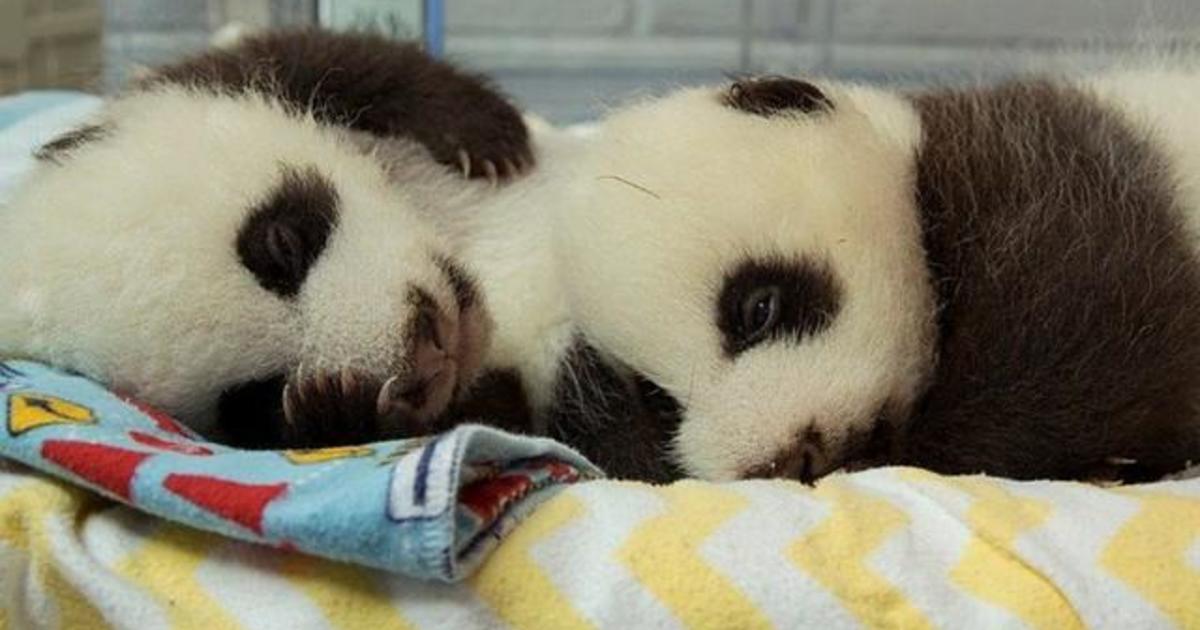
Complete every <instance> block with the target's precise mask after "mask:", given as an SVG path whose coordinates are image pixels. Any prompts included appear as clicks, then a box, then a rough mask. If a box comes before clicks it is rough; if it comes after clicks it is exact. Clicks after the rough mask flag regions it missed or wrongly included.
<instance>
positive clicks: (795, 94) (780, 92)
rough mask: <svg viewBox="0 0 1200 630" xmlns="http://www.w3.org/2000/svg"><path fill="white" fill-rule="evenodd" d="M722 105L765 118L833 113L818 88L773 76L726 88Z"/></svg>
mask: <svg viewBox="0 0 1200 630" xmlns="http://www.w3.org/2000/svg"><path fill="white" fill-rule="evenodd" d="M724 102H725V104H726V105H728V106H729V107H732V108H734V109H736V110H740V111H743V112H746V113H748V114H754V115H755V116H764V117H770V116H774V115H776V114H781V113H787V112H790V111H798V112H801V113H804V114H809V113H814V112H824V111H833V101H830V100H829V97H828V96H825V93H824V92H822V91H821V90H820V88H818V87H817V86H815V85H813V84H811V83H809V82H807V81H801V80H799V79H789V78H787V77H776V76H771V77H758V78H750V79H742V80H740V81H736V82H735V83H734V84H733V85H731V86H729V91H728V92H726V93H725V98H724Z"/></svg>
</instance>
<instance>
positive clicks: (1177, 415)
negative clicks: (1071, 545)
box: [907, 81, 1200, 479]
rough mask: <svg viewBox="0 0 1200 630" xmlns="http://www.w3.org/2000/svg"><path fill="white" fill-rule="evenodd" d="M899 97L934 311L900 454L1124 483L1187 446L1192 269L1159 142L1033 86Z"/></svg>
mask: <svg viewBox="0 0 1200 630" xmlns="http://www.w3.org/2000/svg"><path fill="white" fill-rule="evenodd" d="M915 103H916V106H917V107H918V109H919V111H920V114H921V118H922V123H923V125H924V127H925V136H924V143H923V146H922V148H921V151H920V156H919V160H918V197H919V204H920V207H921V211H922V213H923V219H924V222H925V240H926V246H927V248H928V253H929V258H930V262H931V269H932V271H933V273H934V277H935V278H936V281H937V283H938V284H937V289H938V293H939V296H940V302H941V309H942V310H941V313H940V332H941V334H940V365H939V367H938V369H937V372H936V375H935V378H934V382H933V383H932V385H931V388H930V389H929V391H928V394H927V395H926V397H925V399H924V402H923V405H922V408H921V410H920V412H919V415H918V417H917V418H916V419H915V421H914V424H913V427H912V430H911V434H910V435H909V439H908V449H907V450H908V457H907V458H908V460H909V461H908V463H910V464H916V465H921V466H927V467H930V468H933V469H935V470H939V471H943V472H949V473H972V472H977V471H983V470H986V471H988V472H989V473H991V474H997V475H1005V476H1011V477H1018V478H1038V477H1055V478H1084V477H1089V476H1092V475H1095V474H1097V472H1098V471H1103V470H1104V469H1105V468H1106V467H1108V466H1109V465H1111V464H1113V463H1114V462H1125V463H1128V462H1133V464H1132V465H1127V466H1121V465H1119V464H1118V466H1117V468H1118V469H1119V471H1118V472H1119V474H1118V475H1117V476H1118V477H1123V478H1128V479H1138V478H1148V477H1154V476H1157V475H1160V474H1162V473H1164V472H1167V471H1170V470H1174V469H1178V468H1181V467H1182V466H1184V465H1185V464H1186V463H1187V462H1188V461H1189V460H1197V459H1200V422H1198V414H1197V403H1198V401H1200V369H1197V368H1198V367H1200V266H1198V265H1197V260H1196V255H1195V252H1194V250H1193V249H1192V243H1191V241H1190V239H1189V237H1188V233H1187V231H1186V228H1185V225H1184V223H1183V215H1182V213H1181V209H1180V208H1179V207H1178V205H1177V202H1176V197H1175V188H1174V182H1173V180H1172V178H1171V174H1170V173H1171V169H1170V168H1169V166H1170V165H1169V164H1168V163H1167V161H1166V159H1165V158H1164V156H1162V155H1161V154H1160V152H1159V151H1158V150H1157V148H1156V147H1155V146H1154V145H1153V143H1152V142H1151V141H1150V139H1149V138H1148V137H1147V135H1146V134H1144V133H1142V132H1140V131H1139V130H1137V129H1135V128H1133V127H1131V126H1130V125H1129V124H1128V123H1127V121H1126V120H1125V119H1124V118H1123V117H1122V116H1121V115H1120V114H1119V113H1118V112H1116V111H1113V110H1111V109H1109V108H1106V107H1105V106H1103V105H1102V104H1101V103H1099V102H1098V101H1097V100H1096V99H1095V98H1093V97H1092V96H1091V95H1090V94H1088V93H1086V92H1082V91H1079V90H1075V89H1071V88H1064V87H1061V86H1055V85H1053V84H1051V83H1048V82H1038V81H1033V82H1020V83H1010V84H1006V85H1001V86H999V87H995V88H990V89H984V90H980V91H968V92H935V93H929V94H925V95H922V96H919V97H917V98H916V99H915Z"/></svg>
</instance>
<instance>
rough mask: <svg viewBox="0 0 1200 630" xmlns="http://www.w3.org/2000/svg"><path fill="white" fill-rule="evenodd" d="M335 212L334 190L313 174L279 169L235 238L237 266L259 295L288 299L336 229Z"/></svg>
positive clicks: (302, 170)
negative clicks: (249, 276)
mask: <svg viewBox="0 0 1200 630" xmlns="http://www.w3.org/2000/svg"><path fill="white" fill-rule="evenodd" d="M337 207H338V194H337V190H336V189H335V188H334V187H333V184H332V183H331V182H330V181H329V180H328V179H326V178H325V177H324V176H323V175H321V173H320V172H319V171H317V169H316V168H314V167H311V166H310V167H307V168H303V169H297V168H294V167H290V166H288V167H284V169H283V176H282V178H281V179H280V182H279V184H278V185H277V186H276V187H275V188H274V189H273V190H272V191H271V192H270V194H269V195H268V196H267V198H266V199H265V200H264V201H263V202H262V203H260V204H259V205H257V206H255V207H254V208H253V210H251V212H250V216H249V218H247V219H246V222H245V223H244V224H243V225H242V229H241V231H240V232H239V233H238V237H237V253H238V257H239V258H240V259H241V261H242V265H243V266H244V267H245V268H246V269H248V270H250V272H251V273H253V274H254V277H255V279H256V280H258V283H259V284H260V285H262V287H263V288H264V289H267V290H268V291H271V292H273V293H275V294H277V295H279V296H280V297H284V298H290V297H294V296H295V295H296V294H297V293H298V292H299V291H300V287H301V286H303V285H304V279H305V278H306V277H307V276H308V270H309V269H310V268H311V267H312V265H313V263H315V262H316V261H317V259H318V258H319V257H320V256H321V252H322V251H323V250H324V249H325V242H326V241H327V240H329V234H330V232H332V231H333V228H334V227H335V226H336V225H337V218H338V216H337V210H338V208H337Z"/></svg>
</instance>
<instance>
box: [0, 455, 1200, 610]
mask: <svg viewBox="0 0 1200 630" xmlns="http://www.w3.org/2000/svg"><path fill="white" fill-rule="evenodd" d="M1197 593H1200V480H1196V479H1193V480H1188V481H1170V482H1162V483H1156V484H1150V485H1145V486H1139V487H1127V488H1109V489H1105V488H1098V487H1093V486H1087V485H1082V484H1074V483H1058V482H1054V483H1051V482H1033V483H1016V482H1007V481H1001V480H997V479H988V478H983V477H960V478H945V477H939V476H936V475H932V474H929V473H926V472H923V471H920V470H914V469H903V468H892V469H878V470H872V471H866V472H860V473H856V474H853V475H836V476H833V477H829V478H826V479H825V480H823V481H822V482H821V483H819V484H818V485H817V486H816V487H815V488H809V487H806V486H802V485H800V484H798V483H794V482H786V481H747V482H738V483H731V484H709V483H697V482H681V483H677V484H674V485H671V486H666V487H651V486H647V485H643V484H636V483H627V482H619V481H609V480H598V481H591V482H587V483H582V484H577V485H574V486H571V487H569V488H567V489H565V490H563V491H562V492H560V493H558V494H557V495H556V496H555V497H553V498H552V499H550V500H549V501H547V502H546V503H544V504H543V505H542V506H541V507H540V508H538V509H537V510H536V511H534V512H533V513H532V514H531V515H530V516H529V517H528V518H526V519H525V520H524V521H523V522H522V523H521V524H520V525H519V526H517V527H516V528H515V529H514V530H512V531H511V532H510V533H509V534H508V535H507V536H506V537H505V539H504V542H503V544H501V545H499V546H498V547H497V548H496V549H495V550H494V551H493V552H492V553H491V554H490V556H488V558H487V559H486V560H485V561H484V562H483V563H482V565H481V566H480V567H479V569H478V571H476V572H475V573H474V574H472V575H471V576H470V577H468V578H466V579H465V580H464V581H462V582H458V583H454V584H443V583H435V582H428V581H420V580H417V579H414V578H408V577H404V576H399V575H396V574H389V573H384V572H381V571H378V570H373V569H368V568H365V567H361V566H352V565H348V564H341V563H337V562H333V561H329V560H323V559H318V558H316V557H315V556H309V555H302V554H298V553H292V552H286V551H280V550H276V549H271V548H269V547H263V546H257V545H252V544H249V543H246V542H242V541H238V540H235V539H232V538H228V537H223V536H219V535H215V534H211V533H205V532H201V531H198V530H195V529H192V528H189V527H185V526H182V525H178V524H175V523H172V522H169V521H166V520H163V519H159V518H156V517H153V516H151V515H149V514H146V513H144V512H140V511H137V510H135V509H133V508H130V507H125V506H122V505H119V504H114V503H113V502H111V501H108V500H105V499H101V498H100V497H98V496H97V495H95V494H93V493H90V492H87V491H84V490H81V489H79V488H76V487H73V486H71V485H69V484H66V483H63V482H60V481H56V480H53V479H51V478H49V477H46V476H45V475H41V474H37V473H33V472H32V471H29V470H27V469H24V468H21V467H19V466H15V465H13V464H6V465H4V469H3V471H0V627H13V628H26V627H65V628H81V627H88V628H94V627H118V628H139V629H153V628H356V627H388V628H392V627H395V628H493V627H513V628H590V627H606V628H633V627H636V628H766V627H784V628H795V627H819V628H855V627H904V628H931V627H947V628H977V627H1014V628H1016V627H1032V628H1080V627H1095V628H1170V627H1178V628H1187V627H1200V598H1197V597H1196V594H1197Z"/></svg>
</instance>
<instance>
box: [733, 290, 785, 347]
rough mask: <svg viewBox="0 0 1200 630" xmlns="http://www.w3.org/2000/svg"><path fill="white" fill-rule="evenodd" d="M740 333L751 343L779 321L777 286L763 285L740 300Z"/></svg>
mask: <svg viewBox="0 0 1200 630" xmlns="http://www.w3.org/2000/svg"><path fill="white" fill-rule="evenodd" d="M741 311H742V313H741V314H742V319H741V333H742V338H743V340H744V341H745V342H746V343H753V342H754V341H755V340H757V339H761V338H762V337H763V336H764V335H766V334H767V333H768V332H770V331H771V327H772V326H774V325H775V324H777V323H778V322H779V287H777V286H773V285H772V286H765V287H759V288H757V289H754V290H752V291H750V293H749V294H747V295H746V299H745V300H744V301H743V302H742V309H741Z"/></svg>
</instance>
